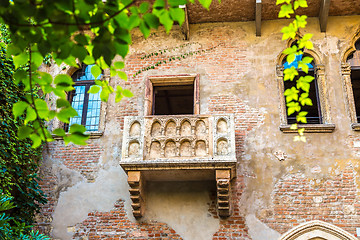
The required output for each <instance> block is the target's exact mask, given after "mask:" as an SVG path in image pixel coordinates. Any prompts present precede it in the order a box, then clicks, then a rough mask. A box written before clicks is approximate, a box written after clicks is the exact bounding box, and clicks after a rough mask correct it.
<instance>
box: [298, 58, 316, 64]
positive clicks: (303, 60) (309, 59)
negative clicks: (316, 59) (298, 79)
mask: <svg viewBox="0 0 360 240" xmlns="http://www.w3.org/2000/svg"><path fill="white" fill-rule="evenodd" d="M301 61H302V62H303V63H305V64H307V63H312V61H313V58H312V57H303V58H302V59H301Z"/></svg>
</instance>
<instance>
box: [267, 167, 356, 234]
mask: <svg viewBox="0 0 360 240" xmlns="http://www.w3.org/2000/svg"><path fill="white" fill-rule="evenodd" d="M272 199H273V202H272V205H271V207H270V208H269V209H267V210H266V211H267V212H266V214H265V217H263V219H262V221H263V222H265V223H267V224H268V225H269V226H270V227H271V228H273V229H275V230H277V231H279V232H280V233H284V232H286V231H288V230H289V229H291V228H293V227H295V226H297V225H299V224H301V223H304V222H307V221H311V220H322V221H325V222H328V223H332V224H334V225H336V226H338V227H340V228H342V229H344V230H346V231H348V232H350V233H353V234H355V229H356V227H360V197H359V191H358V186H357V184H356V172H355V171H354V168H353V167H352V165H349V166H347V167H346V168H345V169H344V170H343V171H341V172H339V173H338V174H336V175H335V176H330V177H328V178H327V179H308V178H306V177H305V176H304V174H301V173H296V174H288V175H286V176H285V177H283V178H282V179H281V180H280V181H279V182H278V183H277V184H276V185H275V189H274V191H273V195H272Z"/></svg>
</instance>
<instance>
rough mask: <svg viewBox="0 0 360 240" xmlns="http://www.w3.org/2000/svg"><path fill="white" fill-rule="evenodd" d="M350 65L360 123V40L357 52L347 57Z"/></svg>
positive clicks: (356, 110) (357, 43) (356, 111)
mask: <svg viewBox="0 0 360 240" xmlns="http://www.w3.org/2000/svg"><path fill="white" fill-rule="evenodd" d="M347 63H348V64H349V65H350V70H351V72H350V79H351V86H352V92H353V97H354V104H355V114H356V122H357V123H359V122H360V40H357V42H356V43H355V51H354V52H353V53H351V54H350V55H349V56H348V57H347Z"/></svg>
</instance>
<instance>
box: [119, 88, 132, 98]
mask: <svg viewBox="0 0 360 240" xmlns="http://www.w3.org/2000/svg"><path fill="white" fill-rule="evenodd" d="M122 94H123V95H124V96H125V97H128V98H130V97H133V96H134V94H133V93H132V92H131V91H130V90H128V89H124V90H123V91H122Z"/></svg>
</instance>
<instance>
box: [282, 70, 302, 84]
mask: <svg viewBox="0 0 360 240" xmlns="http://www.w3.org/2000/svg"><path fill="white" fill-rule="evenodd" d="M297 75H299V73H298V71H297V70H296V69H295V67H291V68H287V69H285V70H284V81H286V80H291V81H292V80H293V79H294V77H295V76H297Z"/></svg>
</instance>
